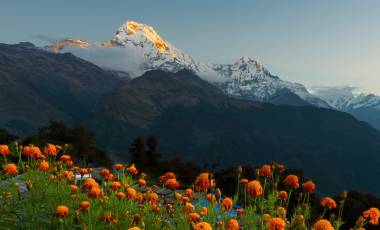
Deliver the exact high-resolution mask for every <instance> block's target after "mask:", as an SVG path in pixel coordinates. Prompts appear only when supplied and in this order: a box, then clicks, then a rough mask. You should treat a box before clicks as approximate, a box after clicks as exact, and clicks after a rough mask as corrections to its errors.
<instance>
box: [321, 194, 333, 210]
mask: <svg viewBox="0 0 380 230" xmlns="http://www.w3.org/2000/svg"><path fill="white" fill-rule="evenodd" d="M321 205H322V207H324V208H327V209H333V208H336V202H335V200H333V199H332V198H331V197H324V198H322V199H321Z"/></svg>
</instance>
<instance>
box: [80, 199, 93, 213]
mask: <svg viewBox="0 0 380 230" xmlns="http://www.w3.org/2000/svg"><path fill="white" fill-rule="evenodd" d="M90 205H91V204H90V202H88V201H87V200H84V201H82V202H80V210H81V211H82V212H87V211H88V210H89V209H90Z"/></svg>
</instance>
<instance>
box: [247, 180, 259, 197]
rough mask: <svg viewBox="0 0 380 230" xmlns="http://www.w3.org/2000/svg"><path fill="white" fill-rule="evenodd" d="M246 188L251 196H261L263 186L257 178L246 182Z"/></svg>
mask: <svg viewBox="0 0 380 230" xmlns="http://www.w3.org/2000/svg"><path fill="white" fill-rule="evenodd" d="M247 190H248V193H249V194H250V195H251V196H261V195H262V194H263V188H262V187H261V184H260V181H258V180H253V181H251V182H249V183H248V184H247Z"/></svg>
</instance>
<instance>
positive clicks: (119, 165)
mask: <svg viewBox="0 0 380 230" xmlns="http://www.w3.org/2000/svg"><path fill="white" fill-rule="evenodd" d="M113 168H114V169H116V170H122V169H123V168H124V165H123V164H121V163H117V164H114V165H113Z"/></svg>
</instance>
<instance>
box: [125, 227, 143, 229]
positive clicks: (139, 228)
mask: <svg viewBox="0 0 380 230" xmlns="http://www.w3.org/2000/svg"><path fill="white" fill-rule="evenodd" d="M128 230H141V228H139V227H132V228H128Z"/></svg>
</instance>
